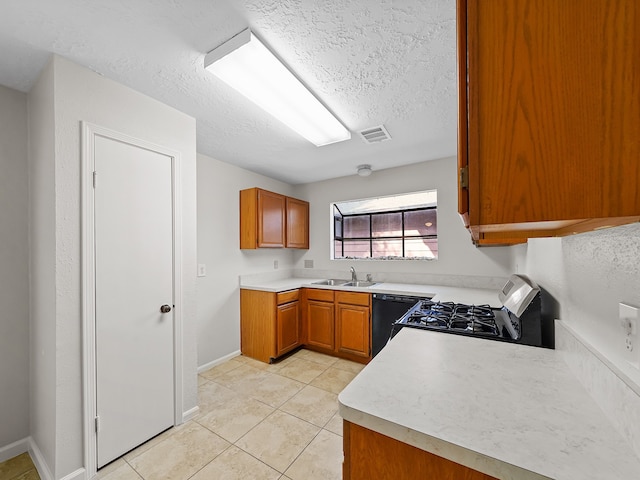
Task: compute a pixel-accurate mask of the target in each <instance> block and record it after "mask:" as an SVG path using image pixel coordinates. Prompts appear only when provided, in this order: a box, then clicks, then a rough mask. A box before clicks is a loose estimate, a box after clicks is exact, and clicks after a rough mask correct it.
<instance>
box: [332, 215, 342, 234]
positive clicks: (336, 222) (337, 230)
mask: <svg viewBox="0 0 640 480" xmlns="http://www.w3.org/2000/svg"><path fill="white" fill-rule="evenodd" d="M333 230H334V235H335V236H336V237H341V236H342V221H341V220H340V218H338V217H334V218H333Z"/></svg>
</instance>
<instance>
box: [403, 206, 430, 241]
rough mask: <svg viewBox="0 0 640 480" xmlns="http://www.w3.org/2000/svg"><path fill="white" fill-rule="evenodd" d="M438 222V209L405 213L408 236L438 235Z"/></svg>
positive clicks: (405, 229) (405, 231)
mask: <svg viewBox="0 0 640 480" xmlns="http://www.w3.org/2000/svg"><path fill="white" fill-rule="evenodd" d="M437 233H438V222H437V217H436V210H435V208H434V209H430V210H415V211H413V212H405V214H404V234H405V236H407V237H413V236H418V235H436V234H437Z"/></svg>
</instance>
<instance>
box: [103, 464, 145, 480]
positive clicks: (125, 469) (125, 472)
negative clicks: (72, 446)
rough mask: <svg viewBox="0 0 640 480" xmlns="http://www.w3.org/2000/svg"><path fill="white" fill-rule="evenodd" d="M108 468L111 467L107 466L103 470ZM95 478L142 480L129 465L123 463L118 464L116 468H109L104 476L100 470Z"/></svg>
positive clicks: (105, 479) (104, 479)
mask: <svg viewBox="0 0 640 480" xmlns="http://www.w3.org/2000/svg"><path fill="white" fill-rule="evenodd" d="M114 463H116V462H114ZM109 467H111V465H108V466H107V467H105V468H109ZM103 470H104V469H103ZM96 478H99V479H100V480H141V479H142V477H141V476H140V475H138V473H137V472H136V471H135V470H134V469H133V468H132V467H131V465H129V464H128V463H127V462H125V461H123V462H122V464H118V466H117V468H110V469H109V471H108V472H106V473H105V474H103V471H102V470H100V472H99V474H98V476H97V477H96Z"/></svg>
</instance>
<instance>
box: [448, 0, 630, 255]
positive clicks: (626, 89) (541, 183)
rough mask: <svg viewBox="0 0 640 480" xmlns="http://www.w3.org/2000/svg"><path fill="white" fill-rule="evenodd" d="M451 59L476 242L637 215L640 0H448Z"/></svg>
mask: <svg viewBox="0 0 640 480" xmlns="http://www.w3.org/2000/svg"><path fill="white" fill-rule="evenodd" d="M458 70H459V108H460V115H459V119H460V120H459V121H460V123H459V132H458V133H459V148H458V162H459V165H458V166H459V171H458V173H459V182H460V186H459V196H458V201H459V212H460V214H461V215H462V217H463V220H464V222H465V224H466V225H467V226H468V227H469V229H470V231H471V234H472V237H473V239H474V241H475V242H476V243H478V244H492V243H517V242H524V241H526V239H527V238H530V237H538V236H558V235H567V234H571V233H577V232H583V231H589V230H593V229H596V228H600V227H604V226H613V225H621V224H624V223H630V222H634V221H640V188H639V187H640V185H639V183H640V182H639V179H640V133H639V132H640V2H638V1H637V0H607V1H603V0H581V1H568V0H565V1H558V0H458Z"/></svg>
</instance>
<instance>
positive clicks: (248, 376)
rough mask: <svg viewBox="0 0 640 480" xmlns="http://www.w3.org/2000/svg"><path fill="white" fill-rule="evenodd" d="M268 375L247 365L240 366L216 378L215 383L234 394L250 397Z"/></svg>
mask: <svg viewBox="0 0 640 480" xmlns="http://www.w3.org/2000/svg"><path fill="white" fill-rule="evenodd" d="M268 375H271V374H270V373H269V372H266V371H265V370H258V369H257V368H254V367H251V366H249V365H242V366H241V367H239V368H236V369H234V370H231V371H230V372H227V373H225V374H224V375H222V376H220V377H216V379H215V382H216V383H219V384H221V385H224V386H225V387H227V388H230V389H231V390H233V391H235V392H238V393H242V394H245V395H250V394H251V392H252V391H253V389H254V388H255V386H256V385H257V384H258V383H259V382H260V380H262V379H263V378H264V377H266V376H268Z"/></svg>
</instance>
